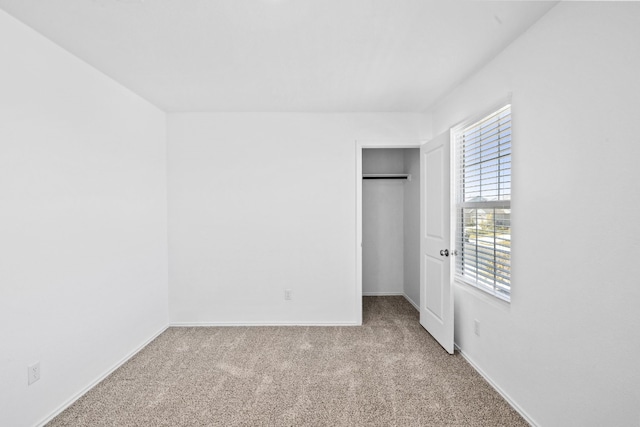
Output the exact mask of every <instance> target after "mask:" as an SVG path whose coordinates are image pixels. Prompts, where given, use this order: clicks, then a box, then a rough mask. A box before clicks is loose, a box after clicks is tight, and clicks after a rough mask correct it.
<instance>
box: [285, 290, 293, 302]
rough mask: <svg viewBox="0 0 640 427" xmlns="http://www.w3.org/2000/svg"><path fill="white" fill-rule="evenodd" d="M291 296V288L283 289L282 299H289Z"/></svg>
mask: <svg viewBox="0 0 640 427" xmlns="http://www.w3.org/2000/svg"><path fill="white" fill-rule="evenodd" d="M292 297H293V291H292V290H291V289H285V290H284V299H285V300H287V301H291V298H292Z"/></svg>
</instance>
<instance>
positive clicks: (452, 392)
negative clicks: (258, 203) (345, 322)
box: [48, 297, 528, 427]
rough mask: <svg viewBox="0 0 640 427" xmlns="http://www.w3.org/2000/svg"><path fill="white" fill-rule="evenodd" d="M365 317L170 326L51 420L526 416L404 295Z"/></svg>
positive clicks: (255, 422)
mask: <svg viewBox="0 0 640 427" xmlns="http://www.w3.org/2000/svg"><path fill="white" fill-rule="evenodd" d="M363 305H364V306H363V315H364V319H363V323H364V324H363V326H359V327H355V326H351V327H348V326H345V327H298V326H295V327H294V326H281V327H262V326H261V327H204V328H169V329H167V330H166V331H165V332H164V333H163V334H161V335H160V336H159V337H158V338H156V339H155V340H154V341H153V342H151V343H150V344H149V345H148V346H147V347H145V348H144V349H143V350H142V351H140V352H139V353H138V354H137V355H136V356H134V357H133V358H132V359H131V360H129V361H128V362H127V363H125V364H124V365H123V366H122V367H120V368H119V369H118V370H116V371H115V372H114V373H113V374H111V375H110V376H109V377H107V378H106V379H105V380H104V381H102V382H101V383H100V384H98V385H97V386H95V387H94V388H93V389H92V390H91V391H89V392H88V393H87V394H85V395H84V396H83V397H82V398H80V399H79V400H78V401H77V402H75V403H74V404H73V405H72V406H70V407H69V408H67V409H66V410H65V411H64V412H62V413H61V414H60V415H59V416H57V417H56V418H55V419H53V420H52V421H51V422H50V423H49V424H48V426H50V427H55V426H92V427H95V426H510V427H511V426H527V425H528V424H527V423H526V422H525V421H524V420H523V419H522V418H521V417H520V416H519V415H518V413H517V412H515V411H514V410H513V409H512V408H511V407H510V406H509V405H508V404H507V403H506V402H505V401H504V399H502V397H501V396H500V395H499V394H498V393H497V392H496V391H495V390H493V388H491V386H490V385H489V384H487V382H486V381H484V379H483V378H482V377H481V376H480V375H479V374H478V373H477V372H476V371H475V370H474V369H473V368H472V367H471V366H470V365H469V364H468V363H467V362H466V361H465V360H464V359H463V358H462V356H461V355H459V354H457V353H456V354H455V355H453V356H451V355H449V354H447V353H446V352H445V351H444V350H443V349H442V348H441V347H440V346H439V345H438V343H437V342H436V341H435V340H434V339H433V338H432V337H431V336H430V335H429V334H428V333H427V332H426V331H425V330H424V329H423V328H422V327H421V326H420V325H419V323H418V313H417V311H416V310H415V309H414V308H413V306H411V304H409V303H408V302H407V301H406V300H405V299H404V298H403V297H365V298H364V303H363Z"/></svg>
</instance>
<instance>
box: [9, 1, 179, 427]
mask: <svg viewBox="0 0 640 427" xmlns="http://www.w3.org/2000/svg"><path fill="white" fill-rule="evenodd" d="M0 40H3V43H0V62H1V63H2V66H1V67H0V198H1V199H0V206H1V208H0V236H1V238H0V425H3V426H31V425H34V424H36V423H38V422H39V421H42V420H43V419H44V418H46V417H48V416H49V415H51V414H52V413H53V412H54V411H55V410H56V409H57V408H59V407H60V405H62V404H64V403H65V402H66V401H68V399H71V398H72V397H74V396H75V395H76V394H77V393H79V392H80V391H81V390H83V389H84V388H85V387H86V386H88V385H89V384H91V383H92V382H93V381H94V380H96V379H97V378H99V377H100V376H101V375H102V374H104V373H105V372H107V371H108V370H109V369H110V368H112V367H113V366H114V365H116V364H117V363H118V362H119V361H121V360H122V359H123V358H124V357H125V356H127V355H128V354H130V352H132V351H133V350H134V349H136V348H138V347H139V346H140V345H141V344H143V343H144V342H146V341H147V340H148V339H149V338H151V337H152V336H154V335H155V334H156V333H157V332H159V331H160V330H162V328H163V327H164V326H165V325H166V323H167V238H166V226H167V224H166V143H165V115H164V113H162V112H161V111H159V110H158V109H156V108H155V107H152V106H151V105H150V104H148V103H147V102H145V101H144V100H142V99H140V98H138V97H137V96H135V95H133V94H132V93H131V92H129V91H128V90H126V89H124V88H123V87H121V86H119V85H118V84H116V83H114V82H113V81H111V80H110V79H108V78H107V77H105V76H104V75H102V74H101V73H99V72H97V71H95V70H94V69H92V68H91V67H89V66H88V65H86V64H85V63H83V62H81V61H80V60H78V59H77V58H75V57H73V56H71V55H70V54H68V53H67V52H65V51H63V50H62V49H60V48H59V47H57V46H55V45H54V44H52V43H51V42H49V41H47V40H46V39H45V38H43V37H42V36H40V35H39V34H37V33H35V32H34V31H32V30H31V29H29V28H27V27H25V26H24V25H22V24H21V23H19V22H17V21H16V20H15V19H13V18H12V17H10V16H8V15H7V14H5V13H4V12H1V11H0ZM35 361H40V363H41V379H40V381H39V382H36V383H34V384H33V385H31V386H27V365H28V364H31V363H33V362H35Z"/></svg>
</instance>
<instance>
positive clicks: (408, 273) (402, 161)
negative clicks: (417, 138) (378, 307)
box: [358, 143, 420, 319]
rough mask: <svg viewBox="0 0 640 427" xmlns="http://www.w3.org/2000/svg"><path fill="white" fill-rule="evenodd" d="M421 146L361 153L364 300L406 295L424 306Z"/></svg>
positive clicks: (406, 297) (361, 269) (361, 277)
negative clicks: (421, 302)
mask: <svg viewBox="0 0 640 427" xmlns="http://www.w3.org/2000/svg"><path fill="white" fill-rule="evenodd" d="M418 147H419V144H418V143H416V144H415V145H413V144H412V145H408V146H403V147H401V148H395V147H388V146H387V147H380V148H379V147H367V146H361V147H360V150H359V153H358V154H360V156H361V158H360V160H361V161H360V162H359V166H360V168H359V169H360V170H359V181H360V182H359V185H360V186H359V190H360V191H359V198H360V200H359V207H360V209H359V212H358V216H359V219H360V223H359V227H358V228H359V229H360V230H359V231H360V233H361V235H360V239H359V240H360V244H361V247H360V250H361V251H360V256H359V263H358V264H360V265H359V266H358V268H359V269H360V271H359V273H360V277H359V279H360V282H361V290H362V293H361V296H383V295H397V296H403V297H404V298H405V299H407V300H408V301H409V302H410V303H411V304H412V305H413V306H414V307H415V308H416V310H419V304H420V149H419V148H418ZM361 299H362V298H360V300H361ZM360 303H361V302H360ZM360 309H361V308H360ZM361 318H362V312H360V319H361Z"/></svg>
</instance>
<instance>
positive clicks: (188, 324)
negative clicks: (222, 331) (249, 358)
mask: <svg viewBox="0 0 640 427" xmlns="http://www.w3.org/2000/svg"><path fill="white" fill-rule="evenodd" d="M357 325H359V324H358V323H357V322H288V321H287V322H273V321H264V322H260V321H256V322H172V323H170V324H169V327H171V328H202V327H226V326H230V327H231V326H357Z"/></svg>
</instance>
